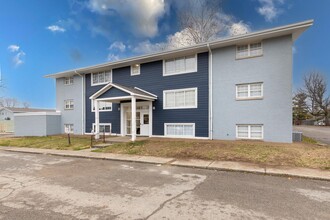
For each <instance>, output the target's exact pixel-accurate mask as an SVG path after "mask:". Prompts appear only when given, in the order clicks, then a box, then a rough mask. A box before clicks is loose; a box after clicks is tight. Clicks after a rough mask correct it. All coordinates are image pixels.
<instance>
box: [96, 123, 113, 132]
mask: <svg viewBox="0 0 330 220" xmlns="http://www.w3.org/2000/svg"><path fill="white" fill-rule="evenodd" d="M95 130H96V129H95V123H93V131H94V132H95ZM99 132H100V134H103V133H105V134H111V123H100V124H99Z"/></svg>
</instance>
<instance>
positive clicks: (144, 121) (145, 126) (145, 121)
mask: <svg viewBox="0 0 330 220" xmlns="http://www.w3.org/2000/svg"><path fill="white" fill-rule="evenodd" d="M140 121H141V124H140V129H141V130H140V133H141V135H143V136H148V135H149V113H142V114H141V118H140Z"/></svg>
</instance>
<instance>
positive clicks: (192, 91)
mask: <svg viewBox="0 0 330 220" xmlns="http://www.w3.org/2000/svg"><path fill="white" fill-rule="evenodd" d="M163 93H164V94H163V103H164V104H163V108H164V109H179V108H197V88H189V89H176V90H166V91H164V92H163Z"/></svg>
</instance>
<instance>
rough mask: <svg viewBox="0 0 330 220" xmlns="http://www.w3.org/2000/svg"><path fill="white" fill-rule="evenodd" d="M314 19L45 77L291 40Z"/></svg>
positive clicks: (103, 69) (311, 23)
mask: <svg viewBox="0 0 330 220" xmlns="http://www.w3.org/2000/svg"><path fill="white" fill-rule="evenodd" d="M313 22H314V20H307V21H303V22H299V23H294V24H290V25H285V26H281V27H276V28H271V29H266V30H262V31H257V32H251V33H248V34H242V35H237V36H232V37H227V38H223V39H218V40H215V41H210V42H206V43H201V44H196V45H194V46H189V47H183V48H179V49H174V50H168V51H162V52H157V53H152V54H147V55H142V56H136V57H132V58H127V59H123V60H118V61H114V62H107V63H102V64H99V65H93V66H88V67H84V68H78V69H73V70H68V71H63V72H59V73H54V74H48V75H46V76H45V77H46V78H61V77H68V76H73V75H81V74H88V73H91V72H98V71H105V70H107V69H109V68H112V69H114V68H120V67H125V66H130V65H133V64H136V63H147V62H152V61H157V60H162V59H168V58H171V57H173V56H185V55H187V54H189V53H190V54H191V53H202V52H207V51H208V50H209V49H216V48H221V47H226V46H231V45H237V44H242V43H246V42H251V41H261V40H264V39H269V38H274V37H280V36H286V35H292V38H293V40H296V39H297V38H298V37H299V36H300V35H301V34H302V33H303V32H304V31H305V30H306V29H307V28H309V27H310V26H312V25H313Z"/></svg>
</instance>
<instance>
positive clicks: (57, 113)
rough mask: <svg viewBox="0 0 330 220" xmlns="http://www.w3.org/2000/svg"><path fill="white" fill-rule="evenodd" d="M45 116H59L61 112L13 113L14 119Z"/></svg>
mask: <svg viewBox="0 0 330 220" xmlns="http://www.w3.org/2000/svg"><path fill="white" fill-rule="evenodd" d="M45 115H61V112H25V113H14V117H18V116H45Z"/></svg>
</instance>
